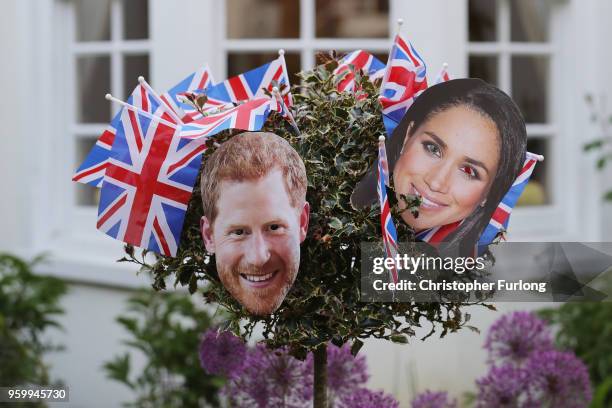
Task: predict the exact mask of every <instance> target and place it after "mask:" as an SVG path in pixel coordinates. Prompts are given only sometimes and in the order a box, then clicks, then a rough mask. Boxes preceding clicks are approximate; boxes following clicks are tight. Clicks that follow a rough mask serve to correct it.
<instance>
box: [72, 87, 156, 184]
mask: <svg viewBox="0 0 612 408" xmlns="http://www.w3.org/2000/svg"><path fill="white" fill-rule="evenodd" d="M128 103H129V104H132V105H134V106H136V107H137V108H139V109H141V110H143V111H145V112H149V113H154V112H156V111H157V110H158V109H159V107H160V102H159V100H157V99H156V98H155V97H153V95H151V94H150V93H149V92H147V90H146V88H145V87H144V86H143V85H142V84H139V85H138V86H137V87H136V88H135V89H134V91H133V92H132V95H130V97H129V98H128ZM122 112H123V109H122V110H120V111H119V112H118V113H117V114H116V115H115V117H114V118H113V120H112V121H111V123H110V124H109V125H108V126H107V128H106V129H105V130H104V132H103V133H102V135H101V136H100V137H99V138H98V140H97V141H96V144H95V145H94V146H93V148H92V149H91V151H90V152H89V153H88V155H87V157H85V160H84V161H83V163H82V164H81V165H80V166H79V168H78V169H77V171H76V172H75V174H74V176H73V177H72V180H73V181H77V182H79V183H83V184H89V185H91V186H94V187H101V186H102V180H103V178H104V172H105V171H106V167H107V165H108V161H109V158H110V154H111V149H112V146H113V142H114V141H115V137H116V133H117V128H118V127H119V124H120V121H121V114H122Z"/></svg>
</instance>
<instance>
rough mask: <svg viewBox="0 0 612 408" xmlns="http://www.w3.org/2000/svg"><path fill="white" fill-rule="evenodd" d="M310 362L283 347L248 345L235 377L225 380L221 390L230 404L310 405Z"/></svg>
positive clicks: (287, 407) (295, 407)
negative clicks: (242, 364)
mask: <svg viewBox="0 0 612 408" xmlns="http://www.w3.org/2000/svg"><path fill="white" fill-rule="evenodd" d="M312 385H313V378H312V363H311V362H309V361H308V360H307V361H300V360H297V359H296V358H294V357H292V356H290V355H289V353H288V352H287V350H286V349H278V350H269V349H267V348H266V347H265V346H264V345H261V344H259V345H257V346H255V347H254V348H252V349H250V350H249V352H248V353H247V355H246V358H245V361H244V369H243V370H242V372H241V373H240V376H239V377H234V378H233V379H232V380H231V381H229V382H228V383H227V384H226V385H225V386H224V388H223V389H222V393H223V394H224V395H226V396H227V397H228V398H229V399H230V400H231V402H232V403H233V404H232V406H239V407H243V406H244V407H257V408H268V407H284V408H302V407H307V406H310V405H311V400H312Z"/></svg>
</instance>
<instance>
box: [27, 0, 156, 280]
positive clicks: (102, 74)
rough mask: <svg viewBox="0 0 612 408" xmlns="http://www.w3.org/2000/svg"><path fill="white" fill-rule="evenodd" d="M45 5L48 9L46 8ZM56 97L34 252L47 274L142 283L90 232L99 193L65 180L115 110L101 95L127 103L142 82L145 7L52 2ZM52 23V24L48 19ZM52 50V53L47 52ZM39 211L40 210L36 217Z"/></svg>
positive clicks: (123, 1) (147, 50) (132, 1)
mask: <svg viewBox="0 0 612 408" xmlns="http://www.w3.org/2000/svg"><path fill="white" fill-rule="evenodd" d="M45 4H47V3H45ZM48 4H49V5H51V4H52V5H53V9H52V10H51V9H50V10H48V11H47V12H48V15H49V19H48V20H49V21H52V23H49V24H50V27H49V28H50V31H52V32H53V36H52V38H53V43H52V44H50V46H51V45H52V46H53V48H52V51H53V56H52V57H51V56H50V57H49V59H50V61H49V64H48V66H47V68H40V69H41V70H45V72H47V71H50V72H52V74H51V75H52V78H53V81H52V82H53V83H52V84H51V85H50V88H51V89H53V92H54V94H55V96H54V98H53V102H54V104H53V105H52V106H51V107H50V108H51V111H52V115H51V116H52V119H53V120H52V121H50V123H49V128H51V129H54V130H53V132H49V134H48V135H46V136H47V137H48V143H47V144H48V146H45V147H48V149H46V150H45V156H44V158H43V159H44V163H45V170H46V171H45V173H44V174H43V177H44V180H40V185H39V187H38V188H44V189H45V194H44V195H43V194H41V196H44V197H45V198H47V197H48V199H49V200H48V202H45V203H44V204H42V203H41V206H40V207H41V208H40V209H39V210H37V213H38V212H40V215H38V218H39V223H40V226H41V227H40V228H38V229H36V231H35V232H33V235H34V237H33V241H34V244H33V250H34V251H35V253H38V252H41V251H45V252H49V253H50V254H51V257H52V263H51V264H50V265H49V266H48V268H47V272H49V273H53V274H55V275H56V276H61V277H65V278H68V279H72V280H77V281H90V282H95V283H104V284H111V285H122V286H123V285H128V286H129V285H133V286H136V285H138V284H141V283H142V282H140V283H139V282H138V279H136V278H135V276H134V275H133V274H131V273H126V272H128V271H131V270H133V269H134V268H133V266H131V265H125V264H117V263H116V262H114V260H116V259H118V258H120V257H121V256H122V249H121V248H122V243H121V242H118V241H114V240H112V239H108V238H107V237H105V236H104V234H102V233H100V232H99V231H97V230H96V229H95V225H96V214H97V201H98V194H99V189H96V188H94V187H90V186H86V185H82V184H79V183H74V182H72V181H70V179H71V177H72V174H73V172H74V171H75V169H76V168H77V167H78V166H79V165H80V164H81V162H82V161H83V159H84V158H85V156H86V155H87V154H88V153H89V151H90V149H91V147H92V146H93V144H94V143H95V142H96V140H97V138H98V137H99V136H100V135H101V133H102V132H103V131H104V129H105V128H106V126H107V125H108V124H109V122H110V120H111V119H112V116H113V114H114V113H116V112H117V111H118V107H117V106H112V105H111V104H110V103H109V102H108V101H107V100H106V99H105V98H104V95H105V94H106V93H108V92H111V93H112V94H113V95H115V96H116V97H118V98H122V99H124V98H126V97H128V96H129V94H130V93H131V92H132V90H133V89H134V87H135V86H136V85H137V84H138V79H137V78H138V76H139V75H144V76H145V77H146V76H148V75H149V56H150V55H151V41H150V40H149V38H150V33H149V31H150V28H149V17H150V16H149V2H148V1H147V0H54V1H53V2H49V3H48ZM51 17H53V18H51ZM50 50H51V49H50ZM42 210H44V211H42Z"/></svg>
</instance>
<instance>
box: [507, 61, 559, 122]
mask: <svg viewBox="0 0 612 408" xmlns="http://www.w3.org/2000/svg"><path fill="white" fill-rule="evenodd" d="M548 62H549V61H548V57H541V56H538V57H523V56H521V57H512V99H514V101H515V102H516V103H517V105H518V107H519V108H520V109H521V112H522V113H523V116H524V117H525V122H527V123H546V122H547V121H548V89H549V87H548V79H549V78H550V72H549V63H548Z"/></svg>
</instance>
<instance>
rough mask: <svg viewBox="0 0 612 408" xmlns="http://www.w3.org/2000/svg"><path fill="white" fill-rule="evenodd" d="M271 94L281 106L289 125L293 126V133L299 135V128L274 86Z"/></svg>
mask: <svg viewBox="0 0 612 408" xmlns="http://www.w3.org/2000/svg"><path fill="white" fill-rule="evenodd" d="M272 94H273V95H274V97H275V98H276V100H277V101H278V103H280V104H281V105H282V106H283V110H284V111H285V112H286V113H287V119H289V122H290V123H291V126H293V128H294V129H295V131H296V132H297V133H298V135H299V134H300V133H301V132H300V128H298V125H297V122H296V121H295V118H294V117H293V115H292V114H291V112H290V111H289V108H287V105H285V101H284V100H283V97H282V95H281V94H280V92H279V91H278V87H276V86H275V87H274V88H272Z"/></svg>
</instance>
